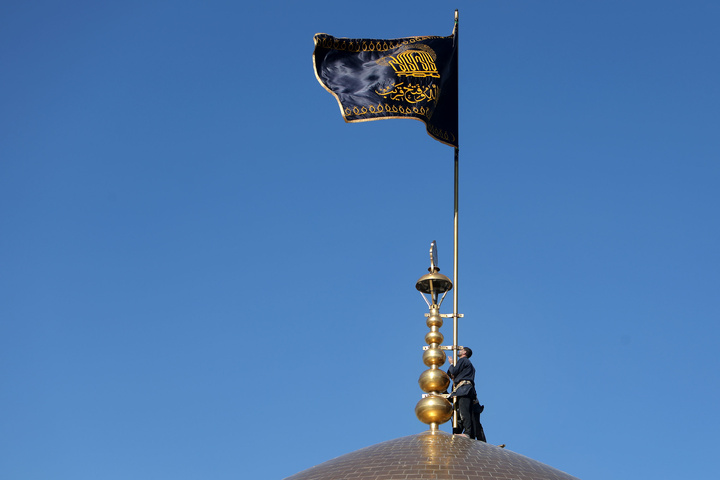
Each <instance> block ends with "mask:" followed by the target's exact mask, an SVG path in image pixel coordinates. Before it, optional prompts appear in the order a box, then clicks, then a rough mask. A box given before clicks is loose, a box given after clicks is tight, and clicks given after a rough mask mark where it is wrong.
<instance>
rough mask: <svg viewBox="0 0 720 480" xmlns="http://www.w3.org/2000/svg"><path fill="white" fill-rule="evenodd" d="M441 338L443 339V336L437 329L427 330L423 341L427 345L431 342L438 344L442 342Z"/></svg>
mask: <svg viewBox="0 0 720 480" xmlns="http://www.w3.org/2000/svg"><path fill="white" fill-rule="evenodd" d="M443 340H445V336H444V335H443V334H442V333H440V332H439V331H437V330H434V331H432V332H428V333H427V335H425V343H427V344H428V345H432V344H433V343H436V344H438V345H439V344H441V343H442V342H443Z"/></svg>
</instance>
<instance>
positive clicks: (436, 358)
mask: <svg viewBox="0 0 720 480" xmlns="http://www.w3.org/2000/svg"><path fill="white" fill-rule="evenodd" d="M428 335H429V334H428ZM426 338H427V337H426ZM445 358H446V356H445V352H443V351H442V349H440V348H428V349H427V350H425V352H424V353H423V363H424V364H425V365H426V366H428V367H431V368H432V367H435V368H438V367H440V366H442V365H443V364H444V363H445ZM441 371H442V370H441ZM443 373H444V372H443ZM443 390H445V389H444V388H443V389H441V390H440V391H443Z"/></svg>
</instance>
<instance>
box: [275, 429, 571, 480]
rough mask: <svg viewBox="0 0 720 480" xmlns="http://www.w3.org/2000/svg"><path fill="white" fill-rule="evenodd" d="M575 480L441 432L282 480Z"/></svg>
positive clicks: (356, 454) (398, 441)
mask: <svg viewBox="0 0 720 480" xmlns="http://www.w3.org/2000/svg"><path fill="white" fill-rule="evenodd" d="M426 478H427V479H431V478H432V479H437V480H450V479H456V478H462V479H465V480H514V479H518V478H523V479H528V480H578V479H577V478H575V477H573V476H571V475H568V474H567V473H564V472H561V471H560V470H556V469H554V468H552V467H549V466H547V465H545V464H543V463H540V462H537V461H535V460H532V459H530V458H527V457H525V456H523V455H520V454H518V453H514V452H511V451H509V450H507V449H503V448H500V447H496V446H494V445H489V444H487V443H485V442H479V441H477V440H471V439H470V438H466V437H460V436H457V435H451V434H449V433H445V432H442V431H437V432H435V433H431V432H430V431H426V432H423V433H418V434H415V435H410V436H407V437H401V438H396V439H395V440H389V441H387V442H383V443H378V444H376V445H372V446H370V447H366V448H362V449H360V450H356V451H354V452H352V453H348V454H346V455H342V456H340V457H337V458H335V459H333V460H329V461H327V462H325V463H321V464H320V465H316V466H314V467H312V468H309V469H307V470H304V471H302V472H300V473H296V474H295V475H292V476H290V477H287V478H286V479H285V480H349V479H353V480H419V479H426Z"/></svg>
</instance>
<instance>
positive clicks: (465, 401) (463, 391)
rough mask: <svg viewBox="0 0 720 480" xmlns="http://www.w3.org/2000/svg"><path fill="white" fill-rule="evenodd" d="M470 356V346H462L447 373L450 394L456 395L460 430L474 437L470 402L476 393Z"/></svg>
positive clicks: (471, 402) (473, 368)
mask: <svg viewBox="0 0 720 480" xmlns="http://www.w3.org/2000/svg"><path fill="white" fill-rule="evenodd" d="M470 357H472V350H471V349H470V348H467V347H464V348H462V349H460V350H459V351H458V360H457V363H456V364H455V365H452V364H451V365H450V368H449V369H448V372H447V373H448V375H449V376H450V378H452V379H453V391H452V394H451V395H450V396H452V397H457V403H458V413H460V421H461V422H462V432H463V433H464V434H466V435H467V436H469V437H470V438H475V428H473V427H474V426H473V422H472V404H473V399H475V398H476V397H477V395H476V394H475V367H473V364H472V363H471V362H470ZM451 362H452V360H451ZM458 426H459V425H458Z"/></svg>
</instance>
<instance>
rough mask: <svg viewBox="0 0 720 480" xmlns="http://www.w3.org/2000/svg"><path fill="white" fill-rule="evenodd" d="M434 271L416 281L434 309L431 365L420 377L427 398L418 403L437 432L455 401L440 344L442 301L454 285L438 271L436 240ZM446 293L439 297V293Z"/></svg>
mask: <svg viewBox="0 0 720 480" xmlns="http://www.w3.org/2000/svg"><path fill="white" fill-rule="evenodd" d="M428 271H429V272H430V273H429V274H427V275H424V276H423V277H421V278H420V279H419V280H418V281H417V283H416V284H415V288H417V289H418V291H419V292H420V294H421V295H422V294H426V295H429V296H430V301H428V299H427V298H426V297H425V295H423V299H425V303H427V304H428V307H429V308H430V313H429V314H426V316H427V317H428V318H427V322H426V324H427V326H428V327H430V332H429V333H427V334H426V335H425V342H426V343H427V344H428V347H425V352H424V353H423V363H424V364H425V365H426V366H428V367H430V368H429V369H428V370H425V371H424V372H423V373H422V374H421V375H420V378H419V379H418V384H419V385H420V389H421V390H422V391H423V392H425V393H426V395H423V398H422V399H421V400H420V401H419V402H418V403H417V405H416V406H415V415H416V416H417V418H418V420H420V421H421V422H423V423H426V424H428V425H430V430H431V431H432V432H436V431H437V430H438V425H441V424H443V423H445V422H447V421H448V420H450V417H452V413H453V407H452V403H450V401H448V399H447V393H446V392H447V389H448V387H449V386H450V377H448V374H447V373H445V372H444V371H442V370H440V367H441V366H442V365H443V364H444V363H445V360H446V355H445V352H444V351H443V350H442V348H440V344H441V343H442V341H443V338H444V337H443V334H442V333H440V327H442V324H443V319H442V316H441V315H440V304H442V301H443V299H444V298H445V294H447V292H449V291H450V290H451V289H452V282H451V281H450V279H449V278H448V277H446V276H445V275H443V274H441V273H438V272H439V271H440V269H439V268H438V266H437V245H436V243H435V241H434V240H433V242H432V244H430V268H428ZM441 294H442V297H440V299H439V300H438V296H439V295H441Z"/></svg>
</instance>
